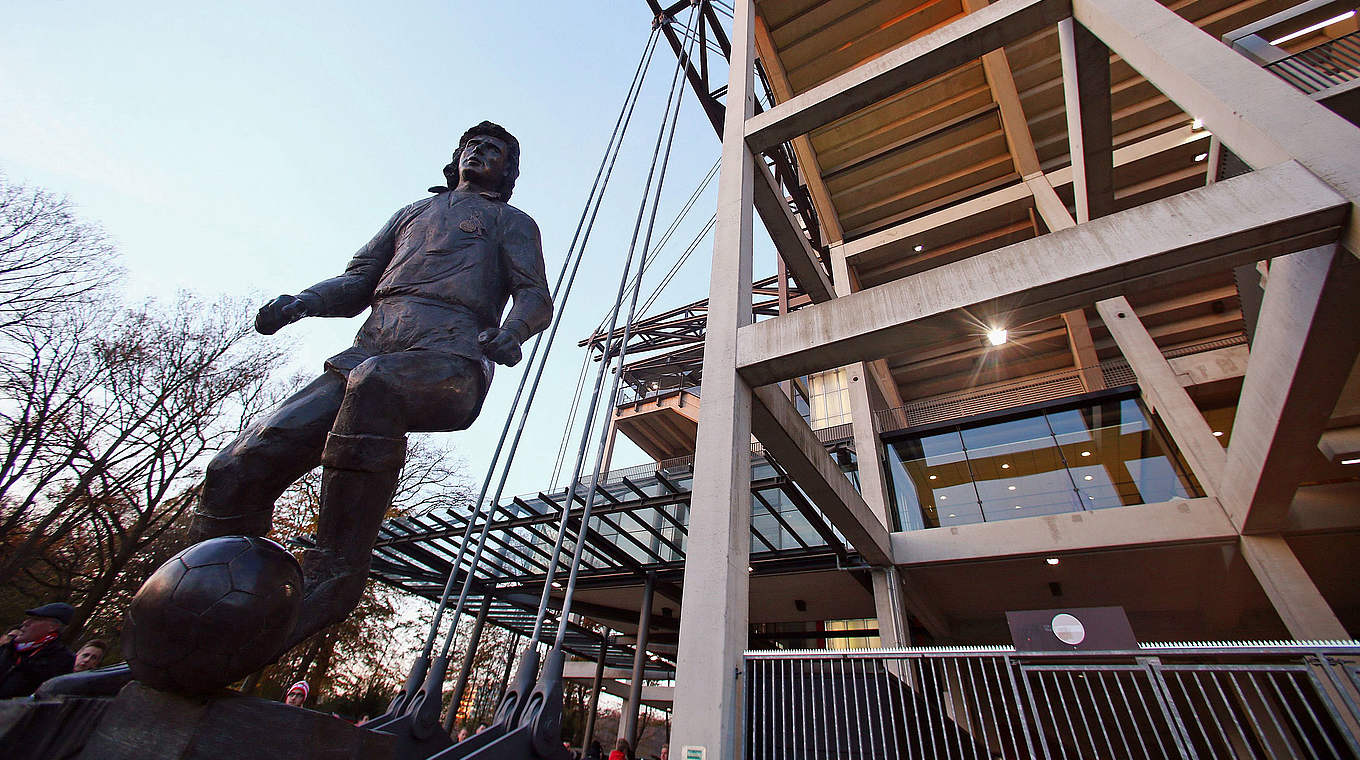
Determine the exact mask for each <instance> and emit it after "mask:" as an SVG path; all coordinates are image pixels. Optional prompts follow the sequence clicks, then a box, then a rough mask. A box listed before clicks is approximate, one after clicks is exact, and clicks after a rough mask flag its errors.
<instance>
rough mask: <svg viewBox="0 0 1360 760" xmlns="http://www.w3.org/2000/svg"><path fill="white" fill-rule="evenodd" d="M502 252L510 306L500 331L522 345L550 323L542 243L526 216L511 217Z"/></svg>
mask: <svg viewBox="0 0 1360 760" xmlns="http://www.w3.org/2000/svg"><path fill="white" fill-rule="evenodd" d="M502 251H503V254H504V256H505V258H506V271H507V272H509V275H510V277H509V285H510V297H511V299H512V300H513V304H512V305H511V307H510V312H509V313H508V314H506V316H505V321H504V323H502V325H501V329H503V330H509V331H510V332H512V333H514V334H515V337H517V338H519V341H520V342H521V343H523V342H524V341H526V340H528V339H529V338H531V337H533V336H534V335H537V334H538V333H540V332H542V331H543V329H544V328H546V327H547V326H548V323H550V322H551V321H552V314H553V303H552V296H551V295H550V294H549V293H548V277H547V275H546V274H545V273H544V267H543V243H542V241H541V240H540V238H539V233H538V225H537V224H535V223H534V220H533V219H530V218H529V216H528V215H527V214H524V213H516V214H513V215H512V219H511V221H510V224H509V226H508V227H507V229H506V231H505V236H504V238H503V243H502Z"/></svg>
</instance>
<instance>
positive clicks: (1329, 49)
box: [1266, 32, 1360, 95]
mask: <svg viewBox="0 0 1360 760" xmlns="http://www.w3.org/2000/svg"><path fill="white" fill-rule="evenodd" d="M1266 69H1267V70H1269V71H1270V72H1272V73H1273V74H1275V75H1276V76H1278V77H1279V78H1281V79H1283V80H1284V81H1286V82H1288V83H1290V84H1292V85H1294V86H1295V87H1297V88H1298V89H1300V90H1302V91H1303V92H1305V93H1308V94H1310V95H1311V94H1312V93H1315V92H1322V91H1324V90H1328V89H1330V88H1332V87H1336V86H1338V85H1343V84H1346V83H1347V82H1351V81H1354V80H1355V79H1357V78H1360V32H1352V33H1350V34H1348V35H1346V36H1344V37H1338V38H1336V39H1334V40H1331V41H1328V42H1324V43H1323V44H1321V45H1318V46H1316V47H1311V48H1308V49H1307V50H1305V51H1303V52H1301V53H1296V54H1294V55H1291V56H1289V57H1288V58H1281V59H1280V60H1278V61H1275V62H1274V63H1270V64H1267V65H1266Z"/></svg>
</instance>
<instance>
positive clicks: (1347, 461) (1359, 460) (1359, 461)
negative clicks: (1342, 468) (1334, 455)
mask: <svg viewBox="0 0 1360 760" xmlns="http://www.w3.org/2000/svg"><path fill="white" fill-rule="evenodd" d="M1341 463H1342V464H1360V457H1356V458H1355V459H1343V460H1341Z"/></svg>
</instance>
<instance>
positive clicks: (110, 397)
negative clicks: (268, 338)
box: [0, 296, 282, 629]
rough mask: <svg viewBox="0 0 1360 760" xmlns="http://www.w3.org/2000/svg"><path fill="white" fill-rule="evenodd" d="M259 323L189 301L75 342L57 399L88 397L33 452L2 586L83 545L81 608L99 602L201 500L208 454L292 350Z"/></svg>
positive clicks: (86, 610)
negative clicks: (258, 330) (264, 335)
mask: <svg viewBox="0 0 1360 760" xmlns="http://www.w3.org/2000/svg"><path fill="white" fill-rule="evenodd" d="M249 324H250V322H249V319H248V318H247V315H246V312H245V309H244V308H242V307H241V306H240V305H238V304H234V303H231V302H228V301H221V302H218V303H215V304H204V303H202V302H200V301H198V300H197V299H194V298H191V297H188V296H184V297H181V299H180V300H179V301H178V302H177V303H176V304H174V305H173V306H172V307H170V308H161V307H158V306H156V305H154V304H149V305H147V306H145V307H142V308H140V309H135V310H130V311H127V312H125V313H124V314H123V315H122V316H121V317H119V318H118V319H116V320H115V321H113V322H112V323H108V324H104V325H102V326H101V329H100V330H99V332H98V334H96V335H92V336H87V337H88V338H89V342H88V345H85V346H84V347H83V348H82V347H77V348H75V349H73V350H74V351H76V352H77V353H82V355H83V357H84V358H83V359H81V360H78V361H73V362H72V363H73V364H75V365H77V366H79V367H81V368H82V369H81V371H79V372H72V373H70V378H71V381H70V385H68V387H66V388H63V389H61V392H60V393H58V394H56V396H57V398H58V400H60V401H65V399H67V398H68V397H71V396H78V398H77V399H76V400H74V401H72V402H71V403H70V410H69V412H68V413H67V414H65V415H63V416H61V417H60V418H59V419H54V420H49V421H48V423H47V424H46V425H44V426H43V428H44V429H43V431H42V432H41V434H40V435H38V436H37V438H38V439H39V440H36V441H35V442H34V443H33V444H32V445H33V446H35V447H45V452H44V451H43V450H38V451H36V452H35V453H33V454H32V458H33V459H35V460H37V461H39V462H41V463H42V466H41V467H36V468H35V467H30V468H29V473H28V476H29V477H28V479H27V480H25V481H22V482H23V483H24V486H25V488H24V489H22V494H23V496H24V499H23V500H17V499H11V500H10V501H11V502H14V504H13V505H10V506H7V507H6V508H5V511H6V515H5V519H4V520H3V521H0V524H5V525H9V524H13V525H14V526H15V532H14V533H12V534H11V535H10V536H9V537H8V538H9V539H10V540H9V541H8V544H9V545H8V547H7V552H6V556H5V557H4V559H3V560H0V583H3V582H6V581H8V580H9V579H11V578H13V577H14V574H15V573H16V572H18V571H19V570H20V569H21V568H28V569H29V570H30V574H31V575H32V568H33V566H34V563H37V562H46V563H49V564H50V563H53V562H59V561H60V560H61V558H62V557H63V556H69V555H71V553H72V551H74V552H75V556H76V557H77V558H78V559H80V560H82V562H84V567H85V570H84V571H83V572H78V573H76V576H77V577H78V578H79V579H80V580H79V581H78V582H77V588H75V589H72V590H73V591H74V592H75V593H76V594H77V595H78V596H79V598H80V603H79V605H78V608H77V609H78V615H79V617H80V618H81V619H82V620H83V619H84V618H85V617H86V616H88V615H89V614H91V613H93V612H94V611H95V610H96V609H98V607H99V606H100V605H101V604H102V603H103V600H104V598H105V597H106V596H107V594H108V592H109V590H110V589H111V588H112V587H113V585H114V583H115V582H116V580H117V579H118V577H119V576H120V575H121V573H122V572H123V570H124V569H125V568H126V567H127V565H128V563H129V562H130V561H131V559H132V557H133V556H134V555H136V553H137V552H139V551H141V550H142V549H143V548H144V547H146V546H147V545H148V544H149V543H151V542H153V541H154V540H155V539H156V538H157V537H158V536H159V535H160V534H161V533H162V532H163V531H165V530H166V529H168V527H169V526H170V525H172V524H174V522H175V521H176V519H177V518H178V517H179V516H180V515H181V514H183V512H184V511H185V510H186V509H187V508H188V506H189V504H190V503H192V501H193V498H194V494H193V488H194V484H195V483H196V481H197V479H198V475H199V467H200V466H201V465H202V464H203V459H204V458H205V456H206V455H207V454H209V453H211V452H212V451H214V450H216V448H217V447H218V446H220V445H222V444H223V443H225V442H226V440H228V439H229V437H230V436H231V435H233V434H234V433H235V432H236V430H237V429H238V428H239V426H240V421H241V419H242V417H243V415H249V414H250V413H253V412H254V411H256V410H257V408H258V406H259V405H260V400H261V397H262V395H263V394H264V392H265V388H266V387H267V384H268V380H269V377H270V373H271V372H273V371H274V370H275V369H276V368H277V366H278V365H279V363H280V361H281V358H282V357H281V354H280V352H279V349H278V348H277V344H276V343H266V342H265V341H263V340H261V339H259V338H258V336H256V335H255V334H254V332H253V330H251V329H250V327H249ZM26 403H27V402H26ZM36 405H37V406H40V407H45V406H46V405H47V404H45V403H39V404H36ZM13 437H14V436H13V435H12V436H11V438H13ZM23 504H27V505H29V506H28V507H27V509H24V510H21V509H20V508H19V506H20V505H23ZM63 548H64V549H65V551H62V549H63ZM74 627H75V628H76V629H78V628H79V621H78V622H77V623H76V624H75V626H74Z"/></svg>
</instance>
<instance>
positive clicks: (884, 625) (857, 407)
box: [831, 245, 911, 647]
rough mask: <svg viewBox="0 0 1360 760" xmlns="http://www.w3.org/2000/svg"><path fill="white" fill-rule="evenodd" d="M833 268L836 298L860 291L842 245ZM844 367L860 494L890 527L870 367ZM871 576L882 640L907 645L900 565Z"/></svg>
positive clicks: (884, 643)
mask: <svg viewBox="0 0 1360 760" xmlns="http://www.w3.org/2000/svg"><path fill="white" fill-rule="evenodd" d="M831 267H832V271H833V272H834V273H835V275H836V295H837V296H844V295H848V294H849V293H851V292H852V291H854V290H857V289H858V287H857V284H856V283H855V282H854V279H855V278H854V277H853V276H852V275H851V273H850V267H849V264H848V262H847V261H846V258H845V248H844V246H840V245H836V246H832V248H831ZM845 370H846V379H847V380H848V381H849V382H850V427H851V430H852V431H853V434H854V437H855V461H856V463H857V464H858V466H859V490H860V496H862V497H863V498H864V503H865V504H867V505H869V510H870V511H871V512H872V513H873V514H874V516H875V517H877V518H878V521H879V522H880V523H882V524H883V526H884V527H885V528H887V529H888V530H889V531H892V530H893V529H894V527H893V525H894V520H893V516H892V506H891V505H892V501H891V500H890V498H889V496H888V479H887V477H885V475H884V472H883V459H884V457H883V441H882V440H881V439H880V438H879V437H878V430H877V429H876V428H875V427H874V404H873V396H872V394H871V393H870V392H869V382H870V374H869V373H870V368H869V365H868V364H866V363H865V362H855V363H854V364H851V365H849V366H847V367H846V368H845ZM870 577H871V578H872V579H873V585H874V616H875V617H876V618H877V619H878V637H879V643H880V644H881V645H882V646H885V647H901V646H909V645H910V644H911V634H910V628H909V626H908V625H907V611H906V608H905V606H904V602H903V598H902V586H901V577H900V575H899V574H898V572H897V568H895V567H885V568H874V569H873V570H872V571H871V573H870Z"/></svg>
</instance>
